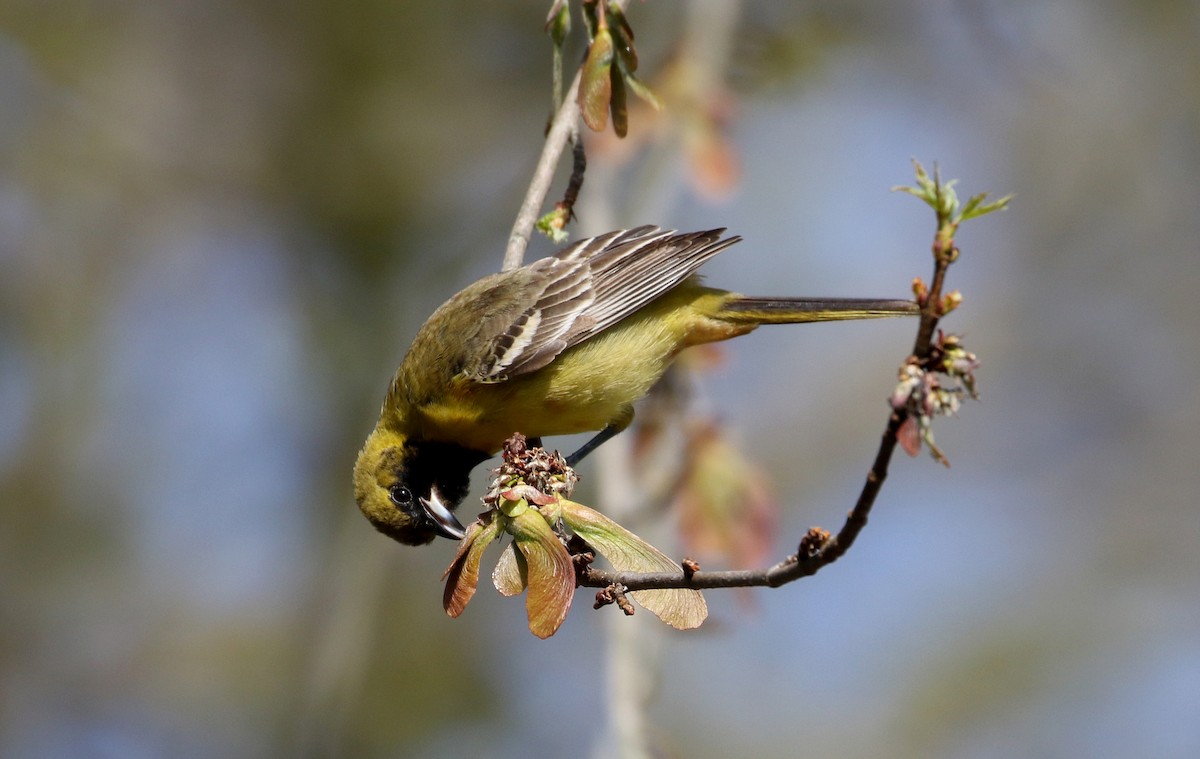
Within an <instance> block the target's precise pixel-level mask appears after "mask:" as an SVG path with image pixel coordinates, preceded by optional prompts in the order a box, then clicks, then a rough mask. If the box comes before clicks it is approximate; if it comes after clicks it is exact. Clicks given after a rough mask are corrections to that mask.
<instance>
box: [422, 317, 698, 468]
mask: <svg viewBox="0 0 1200 759" xmlns="http://www.w3.org/2000/svg"><path fill="white" fill-rule="evenodd" d="M679 347H680V340H679V339H678V336H677V335H675V334H674V333H673V332H672V330H671V327H670V325H669V324H667V323H665V322H664V320H662V319H658V318H655V316H654V314H652V313H642V312H639V313H638V314H635V315H633V316H632V317H630V318H629V319H626V320H625V321H623V322H621V323H620V324H617V325H615V326H614V327H612V328H610V329H608V330H606V331H604V332H602V333H601V334H599V335H597V336H596V337H594V338H592V339H590V340H587V341H585V342H583V343H581V344H579V345H577V346H575V347H573V348H571V349H569V350H567V351H566V352H564V353H563V354H562V355H560V356H558V357H557V358H555V359H554V361H552V362H551V363H550V364H549V365H547V366H546V367H544V368H542V369H539V370H537V371H536V372H533V373H532V374H528V375H523V376H517V377H512V378H509V379H507V380H504V381H501V382H495V383H489V384H481V383H476V382H464V384H463V385H462V386H460V388H459V392H457V393H454V394H453V395H454V398H453V399H452V400H450V401H449V402H447V403H445V404H437V405H433V406H430V407H427V408H425V409H424V410H423V411H424V416H425V417H426V424H425V425H423V426H424V427H425V430H424V434H425V435H426V436H427V437H429V438H431V439H452V440H454V441H456V442H458V443H460V444H463V445H467V446H468V447H471V448H475V449H477V450H483V451H488V452H494V451H496V450H499V448H500V447H501V446H502V445H503V443H504V440H505V439H507V438H508V437H509V436H511V435H512V434H513V433H514V432H522V433H524V434H526V435H528V436H530V437H550V436H553V435H568V434H574V433H579V432H590V431H594V430H599V429H601V428H603V427H605V426H606V425H608V424H609V423H610V422H613V421H616V420H618V419H620V418H622V417H623V416H624V415H625V414H627V413H628V410H629V409H630V407H631V406H632V405H633V403H634V402H635V401H637V400H638V399H639V398H641V397H642V396H644V395H645V394H646V393H647V391H649V389H650V387H651V386H652V385H653V384H654V383H655V382H657V381H658V378H659V377H661V376H662V374H663V372H664V371H666V368H667V366H668V365H669V364H670V362H671V360H672V359H673V358H674V356H675V353H676V352H677V351H678V348H679Z"/></svg>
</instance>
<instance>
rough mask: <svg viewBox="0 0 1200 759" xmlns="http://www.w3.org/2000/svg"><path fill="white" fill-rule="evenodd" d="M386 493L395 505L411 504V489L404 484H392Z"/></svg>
mask: <svg viewBox="0 0 1200 759" xmlns="http://www.w3.org/2000/svg"><path fill="white" fill-rule="evenodd" d="M388 495H389V496H390V497H391V499H392V503H394V504H396V505H397V506H412V502H413V494H412V491H411V490H409V489H408V488H406V487H405V486H404V485H392V487H391V488H389V489H388Z"/></svg>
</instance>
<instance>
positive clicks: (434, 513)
mask: <svg viewBox="0 0 1200 759" xmlns="http://www.w3.org/2000/svg"><path fill="white" fill-rule="evenodd" d="M417 500H418V501H420V502H421V507H422V508H423V509H425V516H427V517H429V520H430V521H431V522H433V528H434V529H435V530H436V531H437V534H438V535H441V536H442V537H444V538H450V539H451V540H462V539H463V537H464V536H465V535H466V534H467V531H466V529H465V528H464V527H463V526H462V522H459V521H458V519H457V518H455V516H454V514H453V513H451V511H450V509H448V508H446V504H444V503H442V497H441V495H439V494H438V491H437V488H433V489H432V490H430V491H429V498H418V499H417Z"/></svg>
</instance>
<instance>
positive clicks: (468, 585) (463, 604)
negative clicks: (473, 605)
mask: <svg viewBox="0 0 1200 759" xmlns="http://www.w3.org/2000/svg"><path fill="white" fill-rule="evenodd" d="M503 522H504V520H502V519H499V518H492V519H491V520H490V521H488V522H487V523H486V524H484V523H482V522H479V521H475V522H472V523H471V524H470V525H469V526H468V527H467V534H466V535H465V536H463V539H462V540H461V541H459V543H458V552H457V553H456V554H455V555H454V560H453V561H451V562H450V566H449V567H447V568H446V572H445V573H444V574H443V575H442V579H443V580H445V581H446V589H445V590H444V591H443V592H442V608H443V609H445V610H446V613H447V614H449V615H450V616H452V617H457V616H458V615H460V614H462V613H463V610H465V609H466V608H467V603H468V602H470V600H471V597H472V596H474V595H475V589H476V587H477V586H478V585H479V562H480V560H481V559H482V558H483V552H484V550H485V549H486V548H487V547H488V546H489V545H491V543H492V541H494V540H495V539H496V538H498V537H500V533H501V532H502V531H503V526H504V525H503Z"/></svg>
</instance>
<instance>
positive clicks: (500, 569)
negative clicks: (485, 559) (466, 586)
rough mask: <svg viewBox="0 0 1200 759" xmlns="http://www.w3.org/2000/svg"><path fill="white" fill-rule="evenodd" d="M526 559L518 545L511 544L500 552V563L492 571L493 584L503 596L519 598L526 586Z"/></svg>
mask: <svg viewBox="0 0 1200 759" xmlns="http://www.w3.org/2000/svg"><path fill="white" fill-rule="evenodd" d="M525 578H526V567H525V557H524V556H523V555H522V554H521V552H520V551H518V550H517V545H516V543H509V544H508V545H506V546H504V550H503V551H501V552H500V561H498V562H497V563H496V568H495V569H493V570H492V584H493V585H495V586H496V590H498V591H499V592H500V595H502V596H510V597H511V596H518V595H520V594H521V591H523V590H525V585H526V582H527V581H526V579H525Z"/></svg>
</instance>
